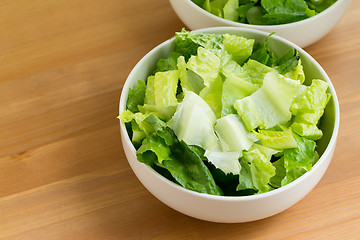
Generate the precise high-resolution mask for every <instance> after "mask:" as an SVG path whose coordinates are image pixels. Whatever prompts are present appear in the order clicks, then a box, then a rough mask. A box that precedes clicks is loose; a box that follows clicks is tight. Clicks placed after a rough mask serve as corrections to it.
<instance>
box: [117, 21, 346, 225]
mask: <svg viewBox="0 0 360 240" xmlns="http://www.w3.org/2000/svg"><path fill="white" fill-rule="evenodd" d="M198 31H200V32H206V33H229V34H236V35H239V36H243V37H247V38H254V39H256V40H257V41H264V40H265V38H266V37H267V35H268V34H267V33H266V32H262V31H258V30H254V29H244V28H239V27H216V28H208V29H201V30H198ZM269 46H270V47H271V48H272V49H273V50H275V52H276V53H278V54H281V53H282V52H284V51H285V50H287V49H288V48H296V49H297V50H298V51H299V53H300V56H301V59H302V63H303V67H304V71H305V74H306V78H307V80H309V79H313V78H319V79H323V80H324V81H326V82H328V83H329V86H330V89H329V91H330V93H331V94H332V99H331V100H330V102H329V104H328V106H327V108H326V110H325V115H324V117H323V120H322V121H321V124H320V128H321V129H322V130H323V132H324V137H323V138H322V140H321V141H320V142H319V143H318V151H319V152H320V154H321V157H320V159H319V161H318V162H317V163H316V164H315V165H314V167H313V169H312V170H311V171H309V172H307V173H305V174H304V175H303V176H301V177H300V178H298V179H297V180H295V181H294V182H291V183H290V184H288V185H286V186H284V187H281V188H279V189H276V190H273V191H271V192H267V193H263V194H258V195H253V196H243V197H226V196H212V195H208V194H201V193H197V192H194V191H190V190H187V189H184V188H182V187H180V186H178V185H176V184H175V183H173V182H171V181H169V180H167V179H165V178H164V177H162V176H161V175H159V174H158V173H157V172H155V171H154V170H153V169H152V168H150V167H148V166H147V165H145V164H143V163H140V162H139V161H138V160H137V158H136V152H135V148H134V146H133V145H132V143H131V141H130V139H129V137H128V134H127V132H126V128H125V125H124V124H123V123H122V122H120V132H121V139H122V144H123V148H124V150H125V154H126V157H127V159H128V161H129V164H130V166H131V168H132V170H133V171H134V173H135V174H136V176H137V178H138V179H139V180H140V182H141V183H142V184H143V185H144V186H145V187H146V188H147V189H148V190H149V191H150V192H151V193H152V194H153V195H154V196H155V197H156V198H158V199H159V200H160V201H162V202H163V203H165V204H166V205H168V206H169V207H171V208H173V209H175V210H177V211H179V212H181V213H184V214H186V215H189V216H192V217H195V218H199V219H203V220H207V221H213V222H223V223H235V222H247V221H254V220H258V219H262V218H266V217H269V216H272V215H274V214H277V213H279V212H281V211H284V210H285V209H287V208H289V207H290V206H292V205H293V204H295V203H296V202H298V201H299V200H300V199H302V198H303V197H304V196H305V195H306V194H307V193H309V192H310V191H311V190H312V189H313V188H314V186H315V185H316V184H317V183H318V182H319V180H320V179H321V177H322V176H323V174H324V173H325V171H326V169H327V167H328V165H329V163H330V161H331V158H332V156H333V153H334V149H335V145H336V139H337V136H338V130H339V120H340V116H339V115H340V112H339V103H338V100H337V96H336V93H335V89H334V87H333V85H332V83H331V81H330V79H329V77H328V76H327V74H326V73H325V71H324V70H323V69H322V67H321V66H320V65H319V64H318V63H317V62H316V61H315V60H314V59H313V58H312V57H311V56H310V55H309V54H307V53H306V52H305V51H304V50H302V49H301V48H300V47H298V46H296V45H294V44H293V43H291V42H289V41H287V40H285V39H283V38H280V37H278V36H272V37H271V39H270V41H269ZM172 47H173V39H170V40H167V41H165V42H163V43H162V44H160V45H159V46H157V47H155V48H154V49H153V50H151V51H150V52H149V53H148V54H146V55H145V56H144V57H143V58H142V59H141V60H140V61H139V62H138V63H137V64H136V66H135V67H134V69H133V70H132V71H131V73H130V74H129V76H128V78H127V80H126V82H125V84H124V86H123V89H122V93H121V98H120V105H119V111H120V113H121V112H122V111H124V110H125V108H126V101H127V98H128V92H129V88H133V87H134V86H135V85H136V84H137V81H138V80H145V79H146V78H147V76H148V75H149V74H150V73H151V72H152V71H153V69H154V67H155V64H156V62H157V60H158V59H159V58H164V57H166V56H167V54H168V53H169V52H170V51H171V49H172Z"/></svg>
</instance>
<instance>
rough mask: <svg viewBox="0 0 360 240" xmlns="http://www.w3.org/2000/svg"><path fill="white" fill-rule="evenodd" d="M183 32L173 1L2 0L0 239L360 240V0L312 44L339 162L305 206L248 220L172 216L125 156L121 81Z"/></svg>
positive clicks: (311, 50)
mask: <svg viewBox="0 0 360 240" xmlns="http://www.w3.org/2000/svg"><path fill="white" fill-rule="evenodd" d="M182 27H184V25H183V23H182V22H181V21H180V20H179V18H178V17H177V16H176V15H175V13H174V11H173V10H172V9H171V6H170V4H169V2H168V1H166V0H152V1H147V0H137V1H120V0H117V1H116V0H102V1H96V0H71V1H70V0H65V1H64V0H62V1H61V0H48V1H44V0H31V1H29V0H2V1H1V2H0V239H10V240H11V239H31V240H35V239H36V240H38V239H76V240H78V239H347V240H348V239H360V160H359V156H360V134H359V133H360V1H359V0H353V1H352V5H351V7H350V9H349V11H348V12H347V13H346V15H345V16H344V18H343V19H342V20H341V22H340V23H339V24H338V25H337V26H336V27H335V28H334V29H333V30H332V31H331V33H330V34H328V35H327V36H326V37H325V38H323V39H322V40H320V41H319V42H317V43H316V44H314V45H312V46H310V47H307V48H306V49H305V50H307V51H308V52H309V53H310V54H311V55H312V56H313V57H314V58H315V59H317V60H318V62H319V63H320V64H321V65H322V66H323V68H324V69H325V70H326V71H327V73H328V75H329V76H330V78H331V79H332V81H333V84H334V86H335V89H336V91H337V94H338V97H339V101H340V108H341V126H340V134H339V139H338V144H337V148H336V152H335V155H334V157H333V161H332V163H331V164H330V167H329V168H328V171H327V172H326V174H325V175H324V177H323V179H322V180H321V182H320V183H319V184H318V185H317V186H316V188H315V189H314V190H313V191H312V192H311V193H310V194H308V195H307V196H306V197H305V198H304V199H303V200H301V201H300V202H299V203H297V204H296V205H294V206H293V207H291V208H290V209H288V210H286V211H284V212H282V213H280V214H278V215H276V216H273V217H270V218H268V219H264V220H260V221H256V222H251V223H243V224H217V223H210V222H205V221H200V220H197V219H193V218H190V217H188V216H185V215H183V214H180V213H178V212H176V211H174V210H172V209H171V208H169V207H167V206H166V205H164V204H163V203H161V202H160V201H158V200H157V199H156V198H154V197H153V196H152V195H151V194H150V193H149V192H148V191H147V190H145V188H144V187H143V186H142V185H141V184H140V183H139V181H138V180H137V179H136V177H135V175H134V174H133V172H132V171H131V169H130V167H129V165H128V163H127V160H126V158H125V155H124V152H123V149H122V146H121V141H120V134H119V124H118V120H117V119H116V117H117V114H118V101H119V97H120V92H121V88H122V86H123V83H124V81H125V79H126V77H127V75H128V74H129V73H130V71H131V69H132V68H133V67H134V65H135V64H136V62H137V61H139V60H140V58H141V57H142V56H144V55H145V54H146V53H147V52H148V51H149V50H151V49H152V48H153V47H155V46H156V45H158V44H159V43H161V42H163V41H164V40H166V39H168V38H170V37H172V36H173V35H174V33H175V32H176V31H179V30H181V28H182Z"/></svg>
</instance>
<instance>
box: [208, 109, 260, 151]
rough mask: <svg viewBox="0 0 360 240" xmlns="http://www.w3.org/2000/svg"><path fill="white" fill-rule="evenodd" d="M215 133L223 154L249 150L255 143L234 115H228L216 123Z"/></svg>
mask: <svg viewBox="0 0 360 240" xmlns="http://www.w3.org/2000/svg"><path fill="white" fill-rule="evenodd" d="M214 129H215V132H216V134H217V136H218V137H219V141H220V145H221V148H222V151H223V152H238V151H242V150H249V148H250V147H251V146H252V145H253V143H254V142H255V140H254V139H252V138H250V137H249V133H248V132H247V130H246V129H245V126H244V124H243V122H242V121H241V120H240V118H239V117H238V116H237V115H235V114H230V115H227V116H225V117H222V118H220V119H218V120H217V121H216V124H215V127H214Z"/></svg>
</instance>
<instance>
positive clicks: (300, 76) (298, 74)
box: [284, 59, 305, 86]
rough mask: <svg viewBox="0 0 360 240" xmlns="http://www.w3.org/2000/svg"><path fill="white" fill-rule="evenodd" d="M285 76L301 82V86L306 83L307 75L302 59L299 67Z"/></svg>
mask: <svg viewBox="0 0 360 240" xmlns="http://www.w3.org/2000/svg"><path fill="white" fill-rule="evenodd" d="M284 76H285V77H287V78H291V79H294V80H299V81H300V84H303V83H304V81H305V73H304V69H303V66H302V64H301V59H299V61H298V64H297V66H296V67H295V68H293V69H292V70H291V71H289V72H287V73H285V75H284ZM302 86H303V85H302Z"/></svg>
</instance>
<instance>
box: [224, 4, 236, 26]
mask: <svg viewBox="0 0 360 240" xmlns="http://www.w3.org/2000/svg"><path fill="white" fill-rule="evenodd" d="M238 7H239V0H227V2H226V3H225V5H224V8H223V11H224V18H225V19H227V20H230V21H235V22H236V21H237V20H238V18H239V13H238V11H237V8H238Z"/></svg>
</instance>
